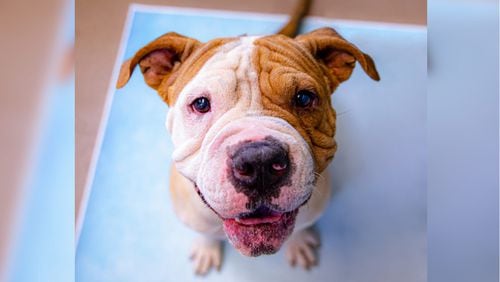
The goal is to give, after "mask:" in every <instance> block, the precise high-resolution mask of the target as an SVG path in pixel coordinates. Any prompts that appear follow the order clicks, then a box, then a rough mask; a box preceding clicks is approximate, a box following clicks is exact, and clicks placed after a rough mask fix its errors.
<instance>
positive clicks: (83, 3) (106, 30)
mask: <svg viewBox="0 0 500 282" xmlns="http://www.w3.org/2000/svg"><path fill="white" fill-rule="evenodd" d="M130 2H132V1H129V0H126V1H125V0H116V1H114V0H77V1H76V46H77V48H76V74H77V79H76V180H75V183H76V184H75V185H76V191H75V192H76V193H75V194H76V199H75V201H76V203H75V204H76V206H75V208H76V209H75V210H76V211H77V212H78V209H79V203H80V199H81V196H82V192H83V188H84V185H85V181H86V177H87V171H88V167H89V164H90V161H91V155H92V150H93V147H94V142H95V138H96V134H97V130H98V125H99V121H100V118H101V114H102V110H103V105H104V100H105V96H106V91H107V87H108V84H109V80H110V77H111V72H112V68H113V63H114V60H115V57H116V52H117V50H118V45H119V40H120V36H121V32H122V29H123V23H124V20H125V16H126V12H127V8H128V4H129V3H130ZM135 2H140V3H144V4H156V5H170V6H183V7H197V8H211V9H225V10H236V11H256V12H265V13H289V11H290V9H291V8H292V7H293V5H294V3H295V2H296V1H295V0H252V1H231V0H204V1H195V0H184V1H182V0H163V1H159V0H137V1H135ZM426 4H427V2H426V1H425V0H376V1H374V0H348V1H346V0H330V1H328V0H313V6H312V8H311V12H310V14H311V15H315V16H322V17H328V18H335V19H359V20H368V21H383V22H394V23H409V24H420V25H425V24H426V18H427V16H426V11H427V6H426Z"/></svg>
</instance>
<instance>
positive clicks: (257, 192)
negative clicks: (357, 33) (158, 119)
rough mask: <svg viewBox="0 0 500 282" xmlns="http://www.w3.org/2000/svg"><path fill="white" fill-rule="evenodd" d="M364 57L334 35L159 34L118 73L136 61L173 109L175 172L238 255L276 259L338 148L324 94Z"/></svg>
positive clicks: (125, 74)
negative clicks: (202, 38)
mask: <svg viewBox="0 0 500 282" xmlns="http://www.w3.org/2000/svg"><path fill="white" fill-rule="evenodd" d="M356 61H359V62H360V64H361V65H362V67H363V69H364V70H365V71H366V72H367V73H368V74H369V75H370V76H371V77H372V78H373V79H377V80H378V74H377V72H376V70H375V66H374V64H373V62H372V60H371V58H370V57H369V56H368V55H366V54H364V53H362V52H361V51H359V50H358V49H357V48H356V47H355V46H354V45H352V44H350V43H348V42H347V41H345V40H344V39H343V38H342V37H340V36H339V35H338V34H337V33H336V32H335V31H334V30H332V29H320V30H317V31H314V32H312V33H309V34H306V35H302V36H299V37H297V38H295V39H291V38H288V37H285V36H281V35H272V36H266V37H238V38H228V39H216V40H213V41H210V42H208V43H205V44H202V43H200V42H198V41H196V40H194V39H191V38H187V37H183V36H179V35H177V34H172V33H169V34H166V35H164V36H162V37H160V38H158V39H156V40H155V41H153V42H152V43H150V44H149V45H147V46H146V47H144V48H143V49H141V50H140V51H139V52H138V53H137V54H136V55H135V56H134V58H132V59H131V60H129V61H127V62H125V64H124V66H123V67H122V71H121V75H120V81H119V86H123V85H124V84H125V83H126V82H127V80H128V78H129V76H130V74H131V73H132V71H133V69H134V67H135V65H136V64H139V65H140V66H141V70H142V72H143V74H144V77H145V80H146V83H148V85H150V86H151V87H153V88H155V89H157V90H158V93H159V94H160V96H161V97H162V98H163V99H164V100H165V102H167V103H168V104H169V105H170V107H171V109H170V111H169V112H168V116H167V121H166V127H167V130H168V131H169V132H170V134H171V136H172V139H173V143H174V145H175V151H174V154H173V159H174V162H175V165H176V168H177V169H178V170H179V172H180V173H181V174H183V175H184V176H185V177H186V178H188V179H190V180H191V181H192V182H193V183H194V184H195V187H196V189H198V193H199V194H200V196H201V197H202V199H203V200H204V201H205V203H206V204H207V205H208V206H209V207H210V208H211V209H212V210H213V211H214V212H215V213H217V214H218V215H219V216H220V217H221V219H223V222H224V230H225V232H226V234H227V236H228V238H229V240H230V241H231V243H232V244H233V245H234V246H235V247H236V248H237V249H238V250H239V251H240V252H241V253H243V254H245V255H251V256H256V255H260V254H270V253H274V252H276V251H277V250H279V248H280V247H281V245H282V243H283V242H284V241H285V239H286V238H287V237H288V235H290V234H291V232H292V231H293V227H294V221H295V216H296V215H297V212H298V208H299V207H300V206H301V205H303V204H304V203H305V202H306V201H307V200H308V199H309V197H310V196H311V193H312V192H313V189H314V184H315V179H316V175H317V174H318V173H320V172H322V171H323V170H324V168H325V167H326V166H327V165H328V163H329V162H330V160H331V159H332V158H333V155H334V153H335V150H336V143H335V141H334V135H335V111H334V110H333V108H332V106H331V102H330V94H331V93H332V92H333V91H334V90H335V88H336V87H337V86H338V84H339V83H340V82H342V81H344V80H346V79H347V78H348V77H349V76H350V74H351V72H352V69H353V68H354V64H355V62H356Z"/></svg>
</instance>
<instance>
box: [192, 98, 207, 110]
mask: <svg viewBox="0 0 500 282" xmlns="http://www.w3.org/2000/svg"><path fill="white" fill-rule="evenodd" d="M191 108H192V109H193V110H194V111H197V112H199V113H202V114H204V113H206V112H208V111H210V101H209V100H208V98H205V97H200V98H196V100H194V101H193V102H192V103H191Z"/></svg>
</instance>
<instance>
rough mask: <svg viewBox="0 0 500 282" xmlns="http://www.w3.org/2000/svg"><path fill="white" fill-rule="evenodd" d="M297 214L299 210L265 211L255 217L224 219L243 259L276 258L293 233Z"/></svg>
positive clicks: (232, 241)
mask: <svg viewBox="0 0 500 282" xmlns="http://www.w3.org/2000/svg"><path fill="white" fill-rule="evenodd" d="M297 212H298V208H297V209H295V210H293V211H289V212H285V213H280V212H275V211H272V210H270V209H268V208H265V207H261V208H259V209H257V210H256V211H254V212H252V213H248V214H243V215H241V216H238V217H235V218H229V219H224V220H223V221H224V232H225V233H226V235H227V237H228V239H229V241H230V242H231V244H232V245H233V246H234V247H235V248H236V249H237V250H238V251H239V252H240V253H242V254H243V255H246V256H260V255H263V254H266V255H268V254H273V253H276V252H277V251H278V250H279V249H280V248H281V245H282V244H283V242H284V241H285V240H286V239H287V238H288V236H289V235H290V234H291V233H292V232H293V228H294V226H295V217H296V216H297Z"/></svg>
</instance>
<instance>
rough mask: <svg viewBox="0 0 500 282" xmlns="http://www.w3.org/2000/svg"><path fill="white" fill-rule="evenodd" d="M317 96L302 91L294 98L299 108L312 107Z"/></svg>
mask: <svg viewBox="0 0 500 282" xmlns="http://www.w3.org/2000/svg"><path fill="white" fill-rule="evenodd" d="M316 99H317V97H316V94H314V93H313V92H311V91H309V90H300V91H299V92H297V94H296V95H295V98H294V104H295V106H296V107H298V108H309V107H312V106H313V105H314V103H315V101H316Z"/></svg>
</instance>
